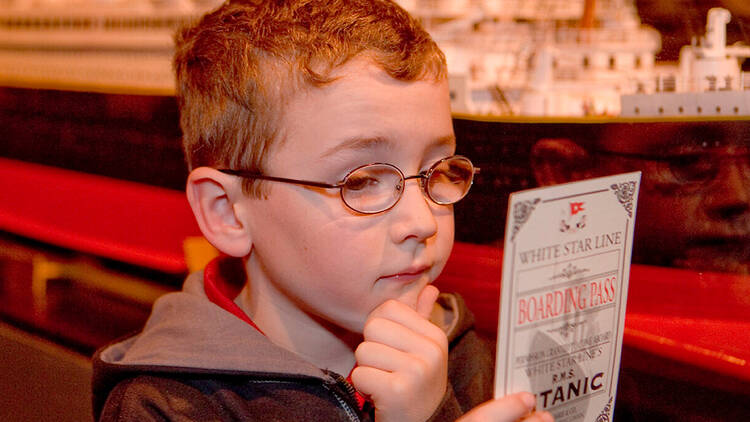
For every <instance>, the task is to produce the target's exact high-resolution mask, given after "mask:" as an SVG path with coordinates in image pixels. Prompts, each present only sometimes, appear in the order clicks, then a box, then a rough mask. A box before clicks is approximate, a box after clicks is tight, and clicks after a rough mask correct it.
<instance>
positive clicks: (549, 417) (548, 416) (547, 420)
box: [538, 412, 555, 422]
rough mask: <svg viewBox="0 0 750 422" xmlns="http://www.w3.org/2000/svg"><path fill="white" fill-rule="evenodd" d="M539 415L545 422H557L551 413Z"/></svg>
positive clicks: (540, 413)
mask: <svg viewBox="0 0 750 422" xmlns="http://www.w3.org/2000/svg"><path fill="white" fill-rule="evenodd" d="M538 415H539V417H540V418H542V420H543V421H544V422H555V418H553V417H552V415H551V414H550V413H549V412H539V413H538Z"/></svg>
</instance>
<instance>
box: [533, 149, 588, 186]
mask: <svg viewBox="0 0 750 422" xmlns="http://www.w3.org/2000/svg"><path fill="white" fill-rule="evenodd" d="M531 168H532V171H533V172H534V177H535V178H536V181H537V183H538V184H539V185H540V186H548V185H556V184H559V183H566V182H572V181H575V180H582V179H587V178H590V177H592V176H593V173H594V171H593V170H594V169H593V163H592V157H591V155H590V154H589V152H588V151H587V150H586V149H585V148H584V147H582V146H581V145H578V144H577V143H575V142H573V141H571V140H570V139H565V138H554V139H540V140H539V141H537V143H536V144H534V146H533V147H532V148H531Z"/></svg>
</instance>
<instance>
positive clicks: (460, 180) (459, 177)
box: [218, 155, 479, 214]
mask: <svg viewBox="0 0 750 422" xmlns="http://www.w3.org/2000/svg"><path fill="white" fill-rule="evenodd" d="M218 171H220V172H222V173H225V174H230V175H233V176H239V177H244V178H248V179H259V180H268V181H272V182H281V183H291V184H296V185H302V186H310V187H316V188H323V189H339V194H340V196H341V200H342V201H343V202H344V204H345V205H346V206H347V207H348V208H349V209H351V210H352V211H355V212H358V213H361V214H377V213H381V212H384V211H388V210H389V209H391V208H393V207H394V206H395V205H396V204H397V203H398V201H399V200H400V199H401V196H402V195H403V192H404V184H405V183H406V181H407V180H409V179H418V180H419V185H420V187H421V189H422V192H423V193H424V194H425V196H427V197H428V198H429V199H430V200H431V201H433V202H434V203H436V204H438V205H450V204H455V203H456V202H458V201H460V200H461V199H463V198H464V197H465V196H466V194H467V193H469V189H470V188H471V185H472V183H473V181H474V175H475V174H477V173H479V168H477V167H474V165H473V164H472V163H471V160H469V159H468V158H466V157H464V156H461V155H452V156H450V157H446V158H443V159H441V160H438V161H437V162H436V163H434V164H433V165H432V166H430V168H429V169H427V170H425V171H422V172H419V173H418V174H415V175H413V176H404V173H403V172H402V171H401V170H400V169H399V168H398V167H396V166H394V165H393V164H388V163H371V164H365V165H363V166H359V167H357V168H355V169H354V170H352V171H350V172H349V173H347V175H346V176H345V177H344V179H343V180H341V181H340V182H338V183H333V184H332V183H324V182H315V181H310V180H299V179H288V178H285V177H276V176H267V175H264V174H259V173H256V172H251V171H247V170H234V169H218Z"/></svg>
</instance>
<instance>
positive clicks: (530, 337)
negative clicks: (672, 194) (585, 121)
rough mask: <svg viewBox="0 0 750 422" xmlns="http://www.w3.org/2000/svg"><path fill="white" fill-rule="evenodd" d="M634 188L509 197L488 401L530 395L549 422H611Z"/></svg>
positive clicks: (611, 184) (618, 184) (622, 184)
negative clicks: (492, 386) (491, 392)
mask: <svg viewBox="0 0 750 422" xmlns="http://www.w3.org/2000/svg"><path fill="white" fill-rule="evenodd" d="M640 179H641V173H640V172H634V173H626V174H620V175H616V176H608V177H602V178H597V179H590V180H584V181H581V182H574V183H567V184H563V185H556V186H550V187H545V188H538V189H530V190H526V191H522V192H516V193H513V194H512V195H511V196H510V201H509V205H508V219H507V225H506V230H505V247H504V252H503V275H502V277H503V278H502V287H501V294H500V317H499V321H498V343H497V358H496V366H497V372H496V374H495V397H501V396H504V395H506V394H510V393H514V392H518V391H529V392H531V393H533V394H535V395H536V399H537V405H536V408H537V410H546V411H549V412H550V413H552V415H553V416H555V421H556V422H577V421H585V422H596V421H609V420H612V413H613V410H614V401H615V393H616V390H617V376H618V373H619V368H620V352H621V349H622V334H623V327H624V324H625V305H626V303H627V292H628V277H629V274H630V254H631V248H632V245H633V225H634V224H635V210H636V204H637V202H638V189H639V187H640Z"/></svg>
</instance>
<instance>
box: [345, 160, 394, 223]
mask: <svg viewBox="0 0 750 422" xmlns="http://www.w3.org/2000/svg"><path fill="white" fill-rule="evenodd" d="M403 186H404V178H403V176H402V175H401V172H400V171H398V169H397V168H396V167H393V166H391V165H388V164H370V165H367V166H363V167H360V168H358V169H356V170H354V171H352V172H351V173H349V175H348V176H347V177H346V180H345V181H344V186H343V188H342V189H341V197H342V198H343V199H344V202H345V203H346V205H348V206H349V208H351V209H353V210H355V211H359V212H361V213H365V214H372V213H377V212H380V211H384V210H387V209H388V208H390V207H392V206H393V204H395V203H396V201H398V198H399V197H400V195H401V190H402V189H403Z"/></svg>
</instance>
